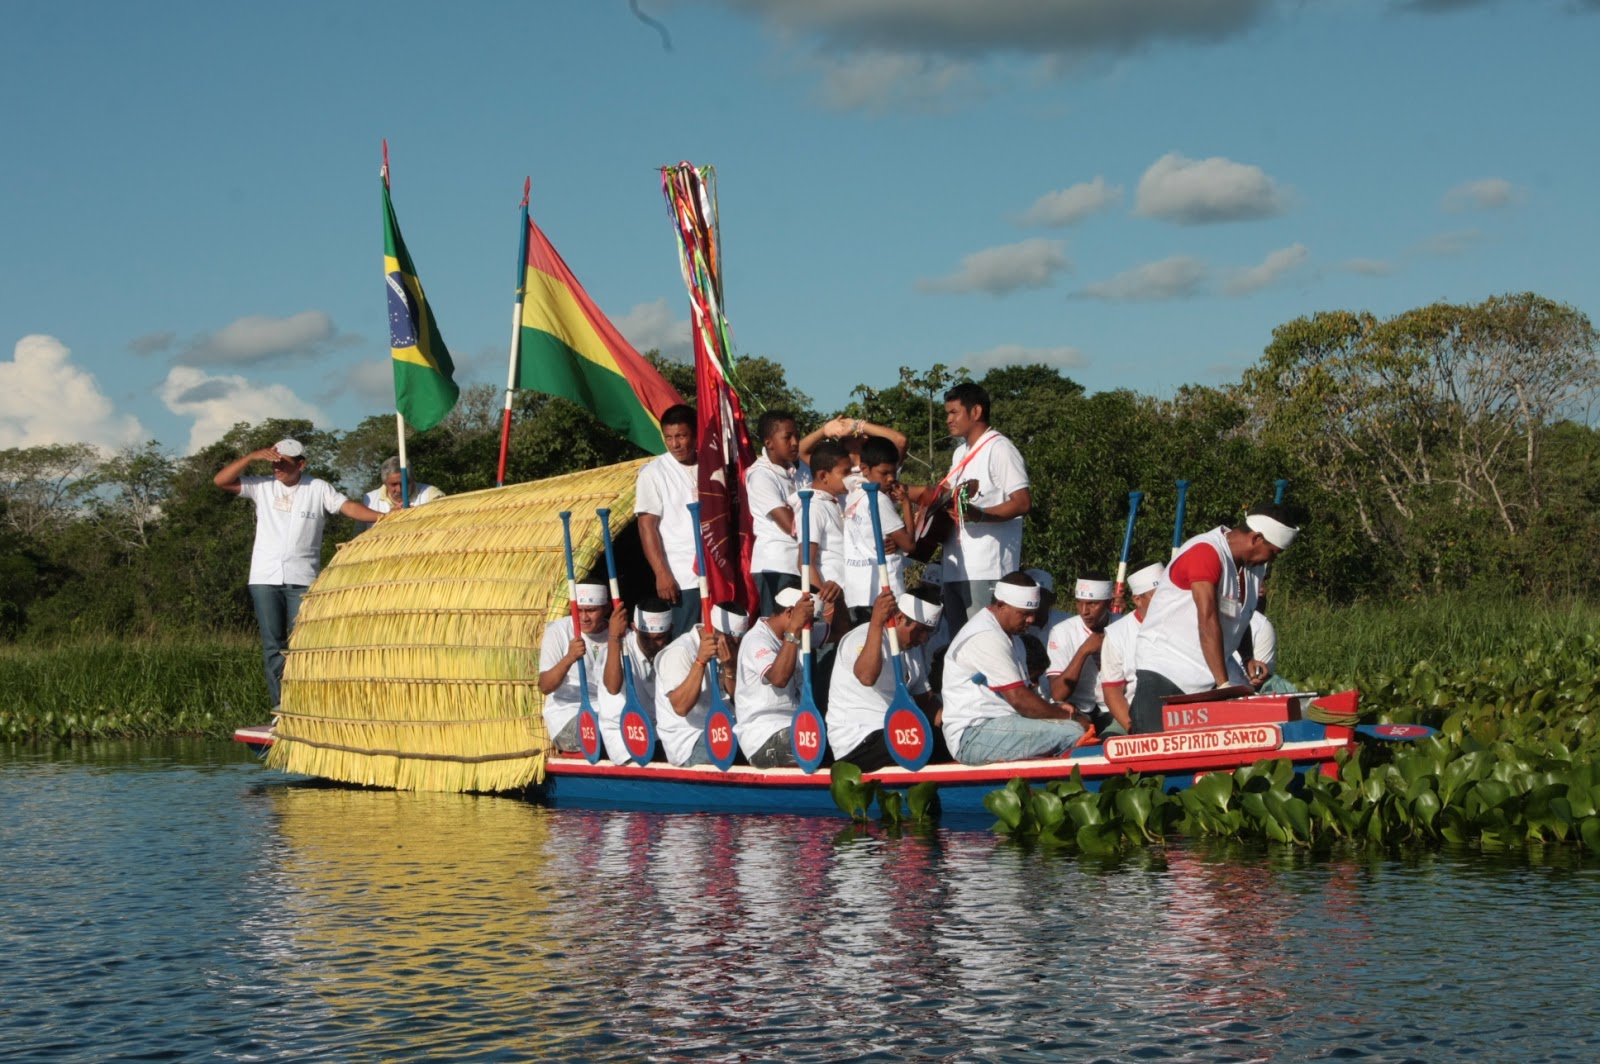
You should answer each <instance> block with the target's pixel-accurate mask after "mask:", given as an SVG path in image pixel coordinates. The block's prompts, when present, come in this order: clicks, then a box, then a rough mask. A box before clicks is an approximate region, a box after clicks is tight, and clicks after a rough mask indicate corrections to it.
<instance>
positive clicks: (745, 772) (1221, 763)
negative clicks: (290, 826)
mask: <svg viewBox="0 0 1600 1064" xmlns="http://www.w3.org/2000/svg"><path fill="white" fill-rule="evenodd" d="M1358 697H1359V696H1358V694H1357V693H1356V692H1353V691H1351V692H1341V693H1339V694H1335V695H1331V696H1328V697H1318V696H1317V695H1316V694H1314V693H1306V692H1301V693H1295V694H1284V695H1258V696H1247V697H1242V698H1215V697H1203V698H1196V697H1194V696H1187V697H1183V696H1180V698H1178V699H1174V700H1172V701H1170V702H1169V703H1168V705H1167V708H1166V710H1165V712H1164V717H1165V721H1164V729H1163V730H1162V731H1160V732H1155V733H1151V734H1146V735H1123V736H1113V737H1110V738H1107V739H1105V740H1104V741H1103V742H1090V743H1085V744H1082V745H1079V746H1077V747H1076V748H1074V749H1073V750H1072V751H1071V752H1070V753H1069V754H1068V755H1065V756H1062V757H1050V758H1037V759H1032V760H1027V761H1007V762H1001V763H998V764H993V765H984V766H981V767H974V766H968V765H960V764H931V765H928V766H926V767H924V768H922V769H920V770H917V771H910V770H907V769H904V768H899V767H891V768H886V769H882V770H880V771H877V772H869V773H867V774H865V775H864V776H863V777H862V778H863V779H864V780H867V781H877V782H878V783H880V784H881V785H883V786H884V787H888V788H893V789H897V790H898V789H905V788H909V787H911V786H914V785H916V784H920V783H932V784H935V785H936V786H937V787H938V788H939V802H940V807H941V811H942V815H944V816H945V817H946V818H955V819H967V818H972V817H987V816H988V814H987V812H986V811H985V809H984V806H983V799H984V796H985V795H987V794H988V793H989V792H991V791H993V790H995V789H997V788H999V787H1003V786H1005V785H1006V783H1008V782H1009V781H1011V780H1013V779H1018V778H1021V779H1024V780H1027V781H1028V782H1029V783H1030V784H1033V785H1035V786H1038V785H1042V784H1045V783H1048V782H1050V781H1052V780H1063V779H1068V778H1070V777H1072V775H1073V774H1074V773H1076V774H1077V775H1078V777H1079V779H1080V780H1081V781H1082V783H1083V784H1084V786H1085V787H1087V788H1088V789H1090V790H1098V789H1099V788H1100V786H1101V784H1103V783H1104V782H1105V781H1107V780H1109V779H1113V778H1117V777H1121V776H1124V775H1126V774H1128V773H1130V772H1132V773H1137V774H1140V775H1144V776H1161V777H1163V778H1164V780H1165V784H1164V785H1165V787H1166V788H1167V789H1168V790H1180V789H1183V788H1186V787H1189V786H1192V785H1193V783H1194V782H1195V780H1197V779H1200V778H1202V777H1203V776H1205V775H1206V774H1207V773H1212V772H1229V771H1232V770H1234V769H1237V768H1241V767H1243V766H1245V765H1249V764H1252V763H1255V762H1257V761H1261V760H1264V759H1282V760H1287V761H1289V762H1290V763H1291V764H1292V765H1293V766H1294V768H1295V771H1296V772H1301V773H1303V772H1322V773H1324V774H1329V775H1332V774H1335V773H1337V771H1338V767H1339V760H1338V759H1339V755H1340V754H1341V753H1347V754H1348V753H1353V752H1354V751H1355V749H1356V748H1357V746H1358V745H1359V744H1360V743H1361V742H1362V741H1363V740H1374V741H1384V742H1397V741H1401V742H1403V741H1413V740H1416V739H1421V738H1425V737H1426V736H1428V735H1431V734H1433V732H1434V729H1432V728H1428V727H1425V726H1422V725H1415V724H1377V725H1355V724H1354V723H1353V721H1354V716H1355V707H1356V699H1357V698H1358ZM1312 716H1320V717H1323V718H1324V719H1338V720H1341V721H1344V722H1345V723H1325V722H1323V721H1318V720H1314V719H1311V717H1312ZM234 738H235V739H236V740H238V741H240V742H243V743H247V744H249V745H251V746H254V747H257V748H258V749H265V748H266V747H269V746H271V745H273V743H274V740H275V736H274V734H273V731H272V729H271V728H270V727H269V726H259V727H252V728H241V729H239V730H238V731H237V732H235V733H234ZM830 782H831V781H830V775H829V773H828V772H827V771H819V772H814V773H806V772H804V771H803V770H801V769H799V768H772V769H758V768H750V767H747V766H736V767H734V768H731V769H728V770H727V771H723V770H720V769H718V768H716V767H715V766H712V765H700V766H695V767H692V768H678V767H675V766H673V765H669V764H666V763H664V762H651V763H648V764H644V765H636V764H623V765H616V764H612V763H611V762H610V761H605V760H601V761H599V762H598V763H595V764H590V763H589V762H588V761H587V760H586V759H585V758H584V757H582V756H581V755H578V754H556V755H553V756H551V757H549V758H548V759H547V760H546V761H545V767H544V774H543V776H542V778H541V779H540V780H538V781H535V782H532V783H529V784H528V785H527V786H526V787H525V788H522V790H523V792H524V793H526V794H527V795H528V796H529V797H532V798H534V799H535V800H538V801H541V802H544V803H546V804H548V805H550V806H552V807H555V808H580V809H636V810H657V811H664V812H703V813H789V814H803V815H827V814H832V815H838V814H839V809H838V807H837V806H836V805H835V804H834V800H833V797H832V794H831V791H830Z"/></svg>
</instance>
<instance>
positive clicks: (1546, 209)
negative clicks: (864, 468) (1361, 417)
mask: <svg viewBox="0 0 1600 1064" xmlns="http://www.w3.org/2000/svg"><path fill="white" fill-rule="evenodd" d="M639 6H640V8H641V10H642V12H643V13H644V14H645V15H646V16H647V17H648V19H650V20H652V21H653V22H655V23H656V24H658V25H659V26H660V27H662V28H664V30H665V32H666V34H667V35H669V37H670V45H671V47H670V50H668V48H667V47H666V46H665V42H664V40H663V36H662V33H661V32H659V31H658V29H657V28H656V27H655V26H653V25H651V24H650V22H647V21H644V20H641V19H639V18H636V17H635V15H634V13H633V12H632V11H630V8H629V4H628V3H627V0H584V2H578V0H572V2H554V0H549V2H539V3H521V4H511V3H491V2H480V3H465V4H455V5H448V6H447V5H442V4H423V3H412V2H404V0H397V2H390V3H384V4H372V3H360V2H341V3H309V2H299V0H291V2H285V3H279V4H273V5H259V4H258V5H236V4H217V3H195V2H188V0H171V2H167V3H162V4H127V3H84V2H72V0H56V2H49V3H40V2H34V0H12V2H11V3H9V4H7V6H6V8H5V11H4V25H5V33H4V34H3V36H0V93H3V98H4V99H5V100H6V101H7V104H6V107H5V109H4V112H3V114H4V117H3V118H0V131H3V136H4V142H5V159H6V162H5V165H4V166H0V277H3V278H4V282H5V284H4V294H3V296H0V448H5V447H15V446H30V445H34V444H40V443H53V442H67V441H78V440H82V441H87V442H91V443H95V444H97V445H100V446H103V447H118V446H121V445H124V444H128V443H131V442H136V441H140V440H144V439H149V438H154V439H158V440H160V441H161V442H162V443H163V444H164V445H165V446H166V447H167V448H168V449H169V450H171V451H173V452H175V453H185V452H187V451H189V450H192V449H194V448H196V447H199V446H203V445H204V444H206V443H208V442H210V441H211V440H214V439H216V438H217V437H218V436H219V435H220V434H221V433H222V432H223V431H224V430H225V429H226V428H227V427H228V426H229V425H230V424H232V423H233V422H234V421H239V420H245V421H255V420H260V419H261V418H264V417H268V416H273V415H286V416H311V417H313V418H315V419H316V420H317V422H318V423H319V424H320V425H323V426H326V427H333V428H350V427H353V426H354V425H355V424H356V422H358V421H359V420H360V419H361V418H362V417H364V416H366V415H368V414H374V413H381V412H384V411H385V410H388V409H392V406H391V404H392V392H390V391H389V389H390V385H389V372H390V371H389V358H388V339H387V332H386V329H387V325H386V306H385V299H384V292H383V282H382V277H381V269H380V265H381V255H382V228H381V211H380V198H379V178H378V165H379V142H380V139H381V138H383V137H387V138H388V139H389V143H390V152H391V161H392V165H393V189H394V201H395V207H396V211H397V213H398V215H399V218H400V222H401V225H402V227H403V229H404V232H405V236H406V241H407V243H408V245H409V246H410V249H411V252H412V256H413V258H414V259H415V260H416V262H417V265H418V269H419V271H420V273H421V276H422V280H423V284H424V285H425V287H426V289H427V291H428V294H429V299H430V302H431V303H432V304H433V306H434V309H435V312H436V314H437V316H438V318H439V322H440V325H441V328H442V330H443V332H444V336H445V338H446V340H447V341H448V343H449V345H450V348H451V350H452V351H453V353H454V354H455V356H456V359H457V362H458V364H459V366H460V367H461V368H460V372H459V374H458V377H459V378H460V379H462V380H464V381H468V382H488V383H494V384H496V385H499V384H501V383H503V381H504V379H505V357H506V347H507V342H508V340H509V336H510V321H509V319H510V309H511V308H510V303H511V295H512V288H513V284H514V278H515V256H516V244H517V231H516V229H517V214H518V207H517V205H518V201H519V200H520V196H521V187H522V179H523V176H524V175H532V178H533V201H532V209H533V213H534V217H535V219H536V220H537V221H539V222H540V224H541V225H542V226H543V227H544V229H545V231H546V232H547V233H548V234H549V236H550V239H551V240H552V242H553V243H554V244H555V245H556V247H557V248H558V249H559V250H560V251H561V253H562V254H563V256H564V257H565V258H566V259H567V261H568V263H569V265H571V266H572V268H573V270H574V271H575V272H576V274H577V275H578V277H579V278H580V279H581V280H582V281H583V283H584V284H585V286H586V287H587V288H588V290H589V292H590V294H591V295H593V296H594V298H595V299H596V301H597V302H598V303H599V304H600V305H601V307H602V308H604V309H605V310H606V311H607V313H608V314H609V315H610V316H611V317H612V318H613V319H614V320H615V321H616V322H617V323H618V325H619V326H620V327H621V328H622V329H623V331H624V333H625V334H626V335H628V336H629V338H630V339H632V340H633V341H634V343H635V344H636V345H638V346H639V347H640V348H641V349H643V348H648V347H655V346H659V347H662V348H663V349H665V350H667V351H669V352H672V353H682V354H686V353H687V327H686V323H685V318H686V316H687V301H686V297H685V294H684V290H683V285H682V280H681V278H680V276H679V272H678V266H677V260H676V254H675V251H674V245H673V238H672V232H671V228H670V224H669V220H668V216H667V214H666V211H665V208H664V206H663V204H662V201H661V197H660V191H659V180H658V177H657V174H656V172H655V168H656V167H658V166H660V165H662V164H665V163H673V162H677V161H678V160H680V159H687V160H690V161H692V162H695V163H697V164H701V165H705V164H714V165H715V166H716V167H717V170H718V174H719V183H720V190H721V209H722V220H723V248H724V254H725V286H726V296H727V310H728V315H729V318H730V320H731V322H732V325H733V330H734V335H735V339H736V343H737V344H738V347H739V348H740V350H741V351H742V352H744V353H748V354H759V355H766V356H769V357H772V358H775V359H777V360H778V361H780V362H782V363H783V364H784V366H785V367H786V368H787V370H788V373H789V379H790V380H791V382H792V383H794V384H795V385H796V386H798V387H799V388H801V389H802V390H804V391H806V392H807V393H809V394H810V395H811V396H812V397H813V398H814V399H815V400H816V403H817V405H818V407H819V409H822V410H824V411H826V410H831V409H834V408H837V407H839V406H841V405H842V404H844V403H845V402H846V401H848V397H849V391H850V389H851V388H852V387H854V386H855V385H856V384H859V383H865V384H869V385H874V386H882V385H887V384H890V383H893V382H894V381H895V380H896V379H897V368H898V367H899V366H901V365H913V366H918V367H924V366H927V365H930V364H932V363H934V362H943V363H946V364H951V365H956V364H964V365H968V366H971V367H973V368H975V369H977V370H979V371H981V370H982V369H984V368H986V367H988V366H990V365H997V364H1002V363H1005V362H1007V361H1045V362H1047V363H1050V364H1053V365H1056V366H1059V367H1061V368H1062V370H1063V371H1064V372H1066V373H1068V374H1069V375H1071V376H1072V377H1074V378H1076V379H1078V380H1080V381H1081V382H1083V383H1084V384H1085V385H1087V386H1088V387H1089V388H1090V389H1091V390H1099V389H1105V388H1115V387H1133V388H1136V389H1139V390H1141V391H1144V392H1149V393H1155V394H1170V393H1171V392H1172V391H1173V390H1174V389H1176V388H1177V387H1178V386H1179V385H1181V384H1184V383H1187V382H1193V381H1198V382H1202V383H1208V384H1216V383H1223V382H1226V381H1229V380H1235V379H1237V377H1238V374H1239V372H1240V371H1241V370H1242V369H1243V368H1244V367H1245V366H1247V365H1248V364H1250V363H1251V362H1252V361H1254V359H1255V358H1256V357H1257V356H1258V355H1259V354H1260V352H1261V349H1262V348H1263V347H1264V346H1265V345H1266V343H1267V342H1268V341H1269V340H1270V337H1271V331H1272V329H1273V327H1274V326H1276V325H1278V324H1280V323H1282V322H1284V321H1288V320H1290V319H1292V318H1294V317H1296V316H1298V315H1301V314H1307V313H1311V312H1314V311H1317V310H1327V309H1337V308H1352V309H1369V310H1372V311H1374V312H1377V313H1380V314H1387V313H1394V312H1397V311H1400V310H1404V309H1406V308H1408V307H1412V306H1418V305H1423V304H1426V303H1429V302H1432V301H1434V300H1440V299H1449V300H1458V301H1477V300H1480V299H1483V298H1485V297H1487V296H1489V295H1493V294H1497V293H1502V292H1509V291H1523V290H1533V291H1537V292H1540V293H1541V294H1543V295H1546V296H1550V297H1552V298H1555V299H1559V300H1562V301H1565V302H1569V303H1572V304H1574V305H1575V306H1577V307H1578V308H1579V309H1581V310H1583V311H1585V312H1587V313H1590V314H1594V313H1596V311H1597V310H1600V306H1597V300H1596V293H1595V287H1596V281H1597V280H1600V211H1597V210H1596V208H1595V206H1594V194H1593V192H1592V191H1591V189H1590V187H1589V186H1590V184H1591V183H1592V180H1593V178H1594V175H1595V174H1596V173H1597V172H1600V165H1597V163H1600V148H1597V143H1600V142H1597V140H1596V138H1595V137H1594V136H1593V135H1592V134H1591V132H1590V131H1589V130H1588V128H1587V126H1586V125H1585V124H1584V123H1585V121H1586V118H1587V116H1588V112H1589V110H1590V109H1591V108H1592V106H1593V104H1594V102H1595V100H1597V99H1600V73H1597V71H1600V65H1597V64H1596V63H1595V61H1594V56H1595V54H1596V52H1597V45H1600V2H1597V0H1501V2H1494V0H1477V2H1474V0H1319V2H1317V3H1310V2H1280V0H1053V2H1050V0H982V2H977V0H804V2H802V0H671V2H667V0H639Z"/></svg>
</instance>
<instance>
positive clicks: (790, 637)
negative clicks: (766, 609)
mask: <svg viewBox="0 0 1600 1064" xmlns="http://www.w3.org/2000/svg"><path fill="white" fill-rule="evenodd" d="M783 641H784V642H785V643H793V644H794V645H795V646H799V645H800V637H799V636H797V635H795V634H794V633H793V632H785V633H783Z"/></svg>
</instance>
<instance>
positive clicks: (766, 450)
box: [744, 410, 822, 617]
mask: <svg viewBox="0 0 1600 1064" xmlns="http://www.w3.org/2000/svg"><path fill="white" fill-rule="evenodd" d="M756 434H757V435H758V436H759V437H760V438H761V448H762V449H761V454H760V455H759V456H758V457H757V458H756V460H755V462H754V464H752V465H751V466H750V468H749V469H747V470H745V474H744V486H745V493H746V497H747V498H748V499H749V501H750V525H751V531H752V532H753V533H754V535H755V543H754V545H753V546H752V547H751V549H750V570H751V572H752V573H753V574H754V576H755V578H756V592H757V593H758V594H759V595H760V596H761V609H760V615H761V616H763V617H765V616H767V615H769V614H771V613H772V612H773V611H774V610H776V609H777V608H778V607H777V602H776V600H775V596H776V595H777V594H778V592H779V591H781V590H783V589H784V588H786V587H799V586H800V566H799V561H798V559H799V552H798V548H799V546H800V536H799V533H798V531H797V528H798V522H797V521H796V519H795V510H794V507H795V492H797V491H799V490H800V489H801V488H809V487H810V486H811V467H810V466H809V465H807V464H806V463H805V462H804V461H802V460H801V458H800V454H801V452H802V450H803V451H804V452H805V453H807V454H809V453H810V451H811V448H812V447H814V446H815V445H816V444H817V443H818V442H819V441H821V439H822V429H816V430H814V431H813V432H812V433H811V434H810V435H808V436H807V437H806V438H805V439H804V440H802V439H801V438H800V430H799V427H798V425H797V423H796V422H795V418H794V415H793V414H791V413H790V412H788V411H787V410H769V411H767V412H766V413H765V414H762V415H761V419H760V420H759V421H757V422H756Z"/></svg>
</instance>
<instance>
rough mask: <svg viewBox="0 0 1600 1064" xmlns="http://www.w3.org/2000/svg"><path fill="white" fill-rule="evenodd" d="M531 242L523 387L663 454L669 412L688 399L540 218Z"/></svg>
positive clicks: (521, 369) (531, 225)
mask: <svg viewBox="0 0 1600 1064" xmlns="http://www.w3.org/2000/svg"><path fill="white" fill-rule="evenodd" d="M527 237H528V253H527V258H526V261H525V263H524V275H523V285H524V295H523V303H522V351H521V357H520V362H521V365H520V366H519V367H518V370H517V383H518V386H519V387H522V388H530V389H533V390H535V391H541V392H545V393H547V394H549V395H559V396H561V397H562V398H564V399H570V400H572V401H573V402H575V403H577V404H578V405H579V406H581V407H583V408H584V409H586V410H588V411H589V412H590V413H592V414H594V415H595V417H597V418H599V419H600V420H601V421H602V422H603V423H605V424H606V425H608V426H610V427H611V428H613V429H615V430H616V431H617V432H620V433H621V434H622V435H624V436H626V437H627V438H628V439H630V440H632V441H633V442H634V443H636V444H638V445H639V446H640V447H642V448H643V449H644V450H646V451H648V452H650V453H651V454H661V453H662V452H663V451H665V450H666V449H667V448H666V444H665V443H664V442H663V441H662V439H661V415H662V414H664V413H666V411H667V408H668V407H671V406H674V405H676V404H678V403H681V402H683V399H682V397H681V396H679V395H678V392H677V389H675V388H673V387H672V385H670V384H668V383H667V381H666V378H664V377H663V376H661V374H660V373H658V372H656V368H655V367H654V366H652V365H651V364H650V363H649V362H647V361H646V360H645V358H644V356H643V355H641V354H639V352H638V351H636V350H634V348H633V345H632V344H630V343H628V341H627V340H626V339H624V338H623V335H622V334H621V333H620V332H618V331H617V327H616V326H615V325H612V324H611V322H610V321H609V320H608V319H607V318H606V316H605V315H604V314H602V313H601V312H600V308H599V307H597V306H595V303H594V300H592V299H590V298H589V293H587V292H585V291H584V290H583V286H582V285H581V284H579V283H578V279H577V278H576V277H574V276H573V275H572V271H571V270H569V269H568V268H567V264H566V263H565V262H563V261H562V259H561V256H560V254H558V253H557V252H556V249H555V248H554V247H552V246H551V244H550V241H549V240H547V239H546V238H545V235H544V233H543V232H541V231H540V230H539V227H538V226H537V225H535V224H534V223H533V222H532V221H529V222H528V231H527Z"/></svg>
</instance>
